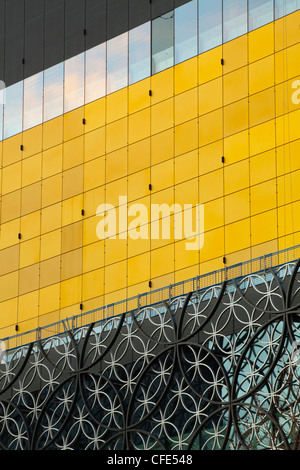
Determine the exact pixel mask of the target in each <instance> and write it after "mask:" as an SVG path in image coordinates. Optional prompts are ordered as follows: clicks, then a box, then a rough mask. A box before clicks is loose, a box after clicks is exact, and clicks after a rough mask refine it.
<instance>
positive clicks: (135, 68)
mask: <svg viewBox="0 0 300 470" xmlns="http://www.w3.org/2000/svg"><path fill="white" fill-rule="evenodd" d="M150 31H151V26H150V22H148V23H145V24H143V25H141V26H138V27H137V28H134V29H131V30H130V31H129V84H131V83H136V82H138V81H139V80H142V79H143V78H146V77H149V75H150V73H151V39H150Z"/></svg>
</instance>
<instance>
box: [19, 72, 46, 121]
mask: <svg viewBox="0 0 300 470" xmlns="http://www.w3.org/2000/svg"><path fill="white" fill-rule="evenodd" d="M42 120H43V72H40V73H37V74H36V75H33V76H32V77H29V78H26V79H25V80H24V120H23V129H24V130H26V129H30V128H31V127H34V126H37V125H38V124H40V123H41V122H42Z"/></svg>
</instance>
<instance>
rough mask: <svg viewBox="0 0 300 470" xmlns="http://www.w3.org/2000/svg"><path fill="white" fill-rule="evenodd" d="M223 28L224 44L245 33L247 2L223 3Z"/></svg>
mask: <svg viewBox="0 0 300 470" xmlns="http://www.w3.org/2000/svg"><path fill="white" fill-rule="evenodd" d="M223 26H224V28H223V41H224V42H227V41H231V39H234V38H237V37H239V36H242V35H243V34H245V33H247V29H248V25H247V0H224V1H223Z"/></svg>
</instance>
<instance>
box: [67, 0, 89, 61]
mask: <svg viewBox="0 0 300 470" xmlns="http://www.w3.org/2000/svg"><path fill="white" fill-rule="evenodd" d="M84 29H85V0H65V59H69V58H70V57H73V56H74V55H77V54H79V53H80V52H83V51H84V46H85V37H84V34H83V32H84Z"/></svg>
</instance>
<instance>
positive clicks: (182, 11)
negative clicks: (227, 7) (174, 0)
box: [175, 0, 198, 64]
mask: <svg viewBox="0 0 300 470" xmlns="http://www.w3.org/2000/svg"><path fill="white" fill-rule="evenodd" d="M197 39H198V38H197V0H192V1H191V2H188V3H186V4H185V5H182V6H181V7H178V8H176V9H175V64H178V63H179V62H183V61H184V60H187V59H190V58H191V57H194V56H196V55H197V49H198V47H197Z"/></svg>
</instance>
